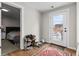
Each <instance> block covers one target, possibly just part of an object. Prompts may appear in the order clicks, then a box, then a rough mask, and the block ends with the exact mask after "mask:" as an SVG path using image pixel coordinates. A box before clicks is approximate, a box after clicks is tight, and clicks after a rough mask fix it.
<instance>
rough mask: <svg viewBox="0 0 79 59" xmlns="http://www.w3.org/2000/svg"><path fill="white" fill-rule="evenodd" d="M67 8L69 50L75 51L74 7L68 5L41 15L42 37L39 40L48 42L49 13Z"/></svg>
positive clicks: (73, 5)
mask: <svg viewBox="0 0 79 59" xmlns="http://www.w3.org/2000/svg"><path fill="white" fill-rule="evenodd" d="M66 8H69V9H70V12H69V29H70V30H69V48H72V49H75V48H76V5H75V4H72V5H68V6H63V7H60V8H57V9H54V10H51V11H48V12H45V13H43V19H42V20H41V21H42V30H41V31H42V32H41V34H42V36H41V39H45V41H48V40H49V20H50V19H49V13H51V12H54V11H57V10H63V9H66Z"/></svg>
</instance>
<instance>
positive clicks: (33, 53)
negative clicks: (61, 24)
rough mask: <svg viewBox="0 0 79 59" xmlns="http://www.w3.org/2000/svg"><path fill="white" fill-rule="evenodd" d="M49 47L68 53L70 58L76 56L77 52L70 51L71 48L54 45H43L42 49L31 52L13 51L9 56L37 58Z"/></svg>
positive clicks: (36, 48) (31, 50) (34, 49)
mask: <svg viewBox="0 0 79 59" xmlns="http://www.w3.org/2000/svg"><path fill="white" fill-rule="evenodd" d="M47 47H53V48H57V49H58V50H61V51H63V52H66V53H68V54H69V56H75V55H76V51H75V50H72V49H69V48H65V47H61V46H57V45H52V44H43V45H42V46H41V47H39V48H38V47H34V48H33V49H30V50H16V51H13V52H11V53H9V54H8V55H9V56H35V55H37V54H38V53H39V52H40V51H41V50H43V49H45V48H47Z"/></svg>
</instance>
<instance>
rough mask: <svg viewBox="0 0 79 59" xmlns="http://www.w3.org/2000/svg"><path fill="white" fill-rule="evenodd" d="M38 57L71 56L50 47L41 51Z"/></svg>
mask: <svg viewBox="0 0 79 59" xmlns="http://www.w3.org/2000/svg"><path fill="white" fill-rule="evenodd" d="M37 55H38V56H69V54H68V53H66V52H63V51H61V50H57V49H56V48H53V47H48V48H45V49H44V50H42V51H40V52H39V53H38V54H37Z"/></svg>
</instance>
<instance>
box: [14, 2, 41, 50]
mask: <svg viewBox="0 0 79 59" xmlns="http://www.w3.org/2000/svg"><path fill="white" fill-rule="evenodd" d="M15 4H18V5H20V6H22V7H23V8H24V9H23V20H21V21H22V39H21V49H23V48H24V47H23V44H24V43H23V38H24V36H25V35H28V34H34V35H36V39H37V41H38V40H39V37H40V36H39V34H40V32H39V31H40V29H39V26H40V25H39V19H40V12H38V11H37V10H35V9H33V8H31V7H29V6H27V5H26V3H23V2H19V3H15Z"/></svg>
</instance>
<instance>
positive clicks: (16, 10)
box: [2, 3, 20, 19]
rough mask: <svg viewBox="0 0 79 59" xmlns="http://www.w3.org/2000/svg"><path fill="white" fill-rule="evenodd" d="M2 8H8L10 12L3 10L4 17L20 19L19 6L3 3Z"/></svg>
mask: <svg viewBox="0 0 79 59" xmlns="http://www.w3.org/2000/svg"><path fill="white" fill-rule="evenodd" d="M2 9H7V10H8V12H5V11H2V17H8V18H12V19H20V9H19V8H16V7H13V6H10V5H7V4H4V3H2Z"/></svg>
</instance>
